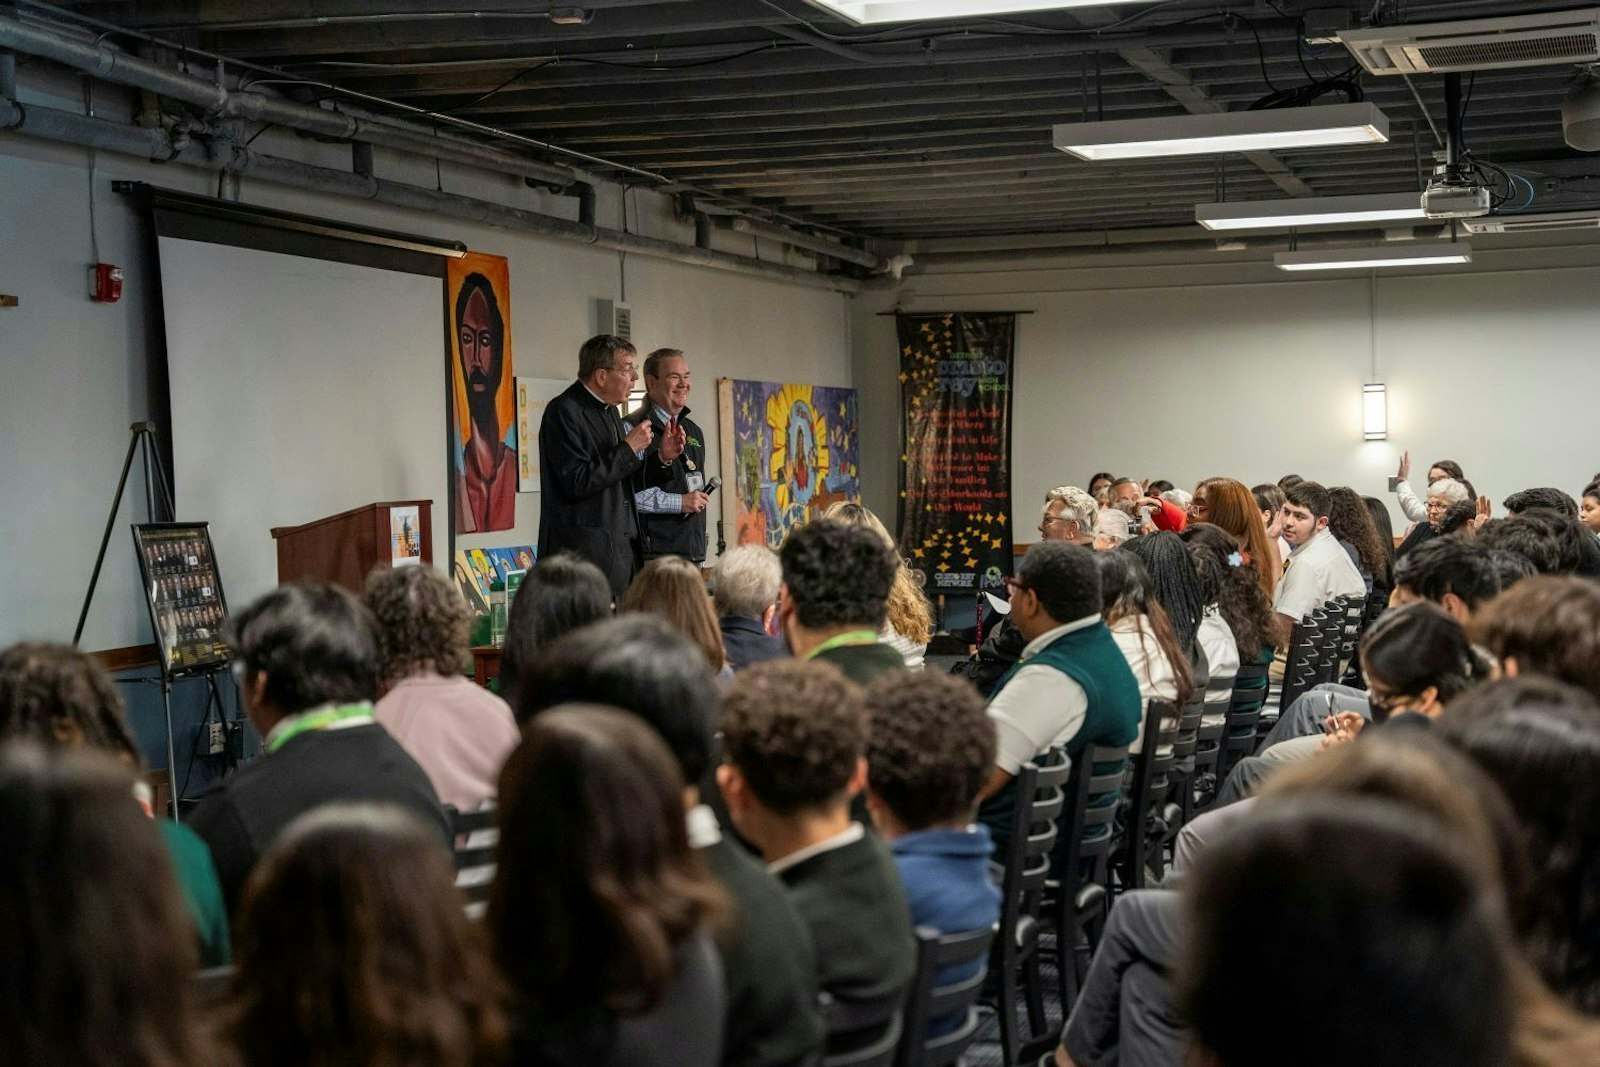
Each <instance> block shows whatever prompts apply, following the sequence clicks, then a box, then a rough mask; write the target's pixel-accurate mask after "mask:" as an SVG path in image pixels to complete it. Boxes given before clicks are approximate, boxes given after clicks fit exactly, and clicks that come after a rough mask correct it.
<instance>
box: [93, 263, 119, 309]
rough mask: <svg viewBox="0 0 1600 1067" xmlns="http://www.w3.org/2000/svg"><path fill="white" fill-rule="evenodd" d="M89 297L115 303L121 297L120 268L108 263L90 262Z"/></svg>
mask: <svg viewBox="0 0 1600 1067" xmlns="http://www.w3.org/2000/svg"><path fill="white" fill-rule="evenodd" d="M89 297H90V299H92V300H98V301H100V302H101V303H105V304H115V303H116V302H117V301H118V300H121V299H122V268H121V267H115V266H112V265H111V264H110V263H92V264H90V266H89Z"/></svg>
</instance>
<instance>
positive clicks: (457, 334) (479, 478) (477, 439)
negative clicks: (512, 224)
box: [445, 252, 517, 534]
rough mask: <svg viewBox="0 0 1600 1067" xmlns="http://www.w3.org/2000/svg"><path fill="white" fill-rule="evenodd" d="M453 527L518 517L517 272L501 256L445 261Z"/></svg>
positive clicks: (482, 526) (487, 527) (506, 522)
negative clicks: (514, 340) (514, 291)
mask: <svg viewBox="0 0 1600 1067" xmlns="http://www.w3.org/2000/svg"><path fill="white" fill-rule="evenodd" d="M445 281H446V285H447V287H448V304H449V312H450V368H451V370H450V379H451V382H452V389H451V393H452V397H453V403H452V404H451V422H452V427H453V431H452V437H451V442H452V444H453V445H454V446H455V455H454V464H455V470H454V477H455V489H456V507H455V512H456V514H455V531H456V533H458V534H474V533H488V532H490V531H493V530H509V529H511V528H512V526H514V525H515V523H516V505H517V401H516V379H515V374H514V372H513V370H512V362H511V271H510V267H509V265H508V264H507V262H506V260H505V258H504V257H503V256H489V255H484V254H482V253H478V252H471V253H468V254H467V255H465V256H463V257H462V258H460V259H452V260H449V261H447V267H446V276H445Z"/></svg>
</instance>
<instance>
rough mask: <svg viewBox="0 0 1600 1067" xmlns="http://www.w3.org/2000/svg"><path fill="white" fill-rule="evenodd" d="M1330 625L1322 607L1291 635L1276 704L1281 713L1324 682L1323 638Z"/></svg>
mask: <svg viewBox="0 0 1600 1067" xmlns="http://www.w3.org/2000/svg"><path fill="white" fill-rule="evenodd" d="M1327 625H1328V612H1327V610H1326V608H1325V607H1321V608H1317V609H1316V610H1315V611H1313V612H1312V613H1311V614H1310V615H1307V616H1306V617H1305V618H1303V619H1301V620H1300V621H1299V622H1297V623H1295V624H1294V628H1293V629H1291V630H1290V631H1289V651H1288V654H1287V656H1286V657H1285V659H1286V662H1285V666H1284V669H1283V688H1282V689H1281V690H1280V691H1279V697H1278V704H1277V707H1278V710H1279V711H1283V710H1285V709H1287V708H1288V707H1289V706H1290V705H1292V704H1293V703H1294V702H1295V701H1296V700H1298V699H1300V697H1301V696H1303V695H1304V694H1305V693H1306V692H1307V691H1308V690H1309V689H1310V688H1311V687H1312V686H1314V685H1316V684H1317V683H1318V682H1319V681H1320V680H1321V671H1322V669H1323V663H1324V660H1325V655H1324V653H1325V650H1326V647H1327V638H1326V637H1325V635H1324V631H1325V629H1326V627H1327Z"/></svg>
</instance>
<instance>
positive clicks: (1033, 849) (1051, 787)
mask: <svg viewBox="0 0 1600 1067" xmlns="http://www.w3.org/2000/svg"><path fill="white" fill-rule="evenodd" d="M1070 773H1071V767H1069V766H1068V763H1067V754H1066V752H1065V751H1063V750H1062V749H1060V748H1052V749H1050V750H1049V751H1048V752H1045V753H1044V754H1043V755H1041V756H1038V757H1036V758H1035V759H1034V760H1033V761H1032V762H1031V763H1025V764H1023V765H1022V768H1021V770H1019V771H1018V772H1017V779H1016V782H1017V784H1016V807H1015V809H1014V810H1013V812H1012V815H1011V833H1010V836H1009V838H1008V840H1007V842H1006V849H1005V853H1006V854H1005V856H1004V857H1002V860H1001V862H1002V864H1003V865H1004V868H1005V873H1004V875H1003V876H1002V878H1001V881H1000V929H1001V930H1014V929H1015V927H1016V925H1017V923H1018V922H1019V921H1020V920H1021V919H1023V918H1024V917H1027V916H1032V917H1034V918H1035V919H1037V917H1038V914H1039V896H1040V894H1041V893H1042V892H1043V890H1044V883H1045V879H1046V878H1047V877H1048V876H1049V873H1050V853H1051V851H1052V850H1053V849H1054V847H1055V843H1056V833H1057V827H1056V822H1057V819H1058V818H1059V817H1060V815H1061V812H1062V810H1063V809H1064V808H1065V806H1066V791H1065V790H1064V789H1063V786H1064V785H1065V784H1066V781H1067V776H1068V775H1069V774H1070Z"/></svg>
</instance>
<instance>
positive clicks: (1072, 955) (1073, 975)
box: [1054, 745, 1128, 1018]
mask: <svg viewBox="0 0 1600 1067" xmlns="http://www.w3.org/2000/svg"><path fill="white" fill-rule="evenodd" d="M1127 780H1128V748H1127V746H1126V745H1123V746H1119V747H1115V748H1113V747H1110V746H1107V745H1090V746H1089V747H1088V748H1086V749H1084V750H1083V751H1082V752H1080V753H1079V754H1078V758H1077V759H1076V760H1074V761H1073V763H1072V774H1071V776H1070V777H1069V778H1068V779H1067V812H1066V814H1065V815H1064V816H1063V817H1062V820H1061V833H1060V836H1059V837H1058V838H1057V840H1056V865H1055V868H1056V887H1055V909H1054V910H1055V927H1056V967H1057V972H1058V975H1059V984H1058V986H1057V990H1058V992H1059V993H1060V1000H1061V1017H1062V1018H1066V1017H1067V1015H1068V1014H1070V1013H1071V1011H1072V1004H1073V1002H1074V1001H1075V1000H1076V999H1077V993H1078V984H1079V974H1078V962H1079V944H1078V940H1079V934H1080V933H1085V934H1087V936H1088V939H1089V945H1088V950H1089V952H1091V953H1092V952H1093V950H1094V948H1095V946H1096V945H1097V944H1098V943H1099V932H1100V930H1101V929H1102V928H1103V927H1104V925H1105V915H1106V913H1107V912H1108V911H1109V910H1110V892H1111V889H1110V881H1111V869H1110V868H1111V853H1112V850H1113V848H1114V846H1115V845H1116V841H1117V832H1116V821H1117V809H1118V807H1119V806H1120V803H1121V801H1122V794H1123V790H1124V789H1125V788H1126V786H1127Z"/></svg>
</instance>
